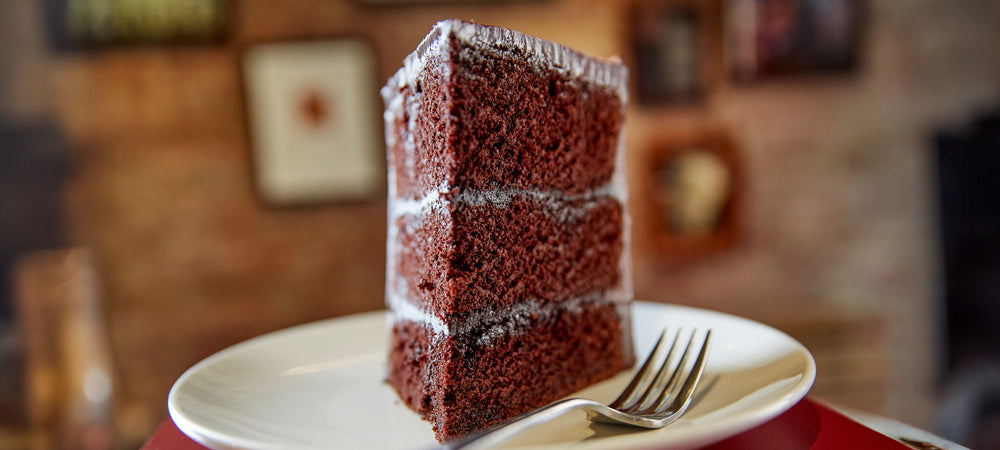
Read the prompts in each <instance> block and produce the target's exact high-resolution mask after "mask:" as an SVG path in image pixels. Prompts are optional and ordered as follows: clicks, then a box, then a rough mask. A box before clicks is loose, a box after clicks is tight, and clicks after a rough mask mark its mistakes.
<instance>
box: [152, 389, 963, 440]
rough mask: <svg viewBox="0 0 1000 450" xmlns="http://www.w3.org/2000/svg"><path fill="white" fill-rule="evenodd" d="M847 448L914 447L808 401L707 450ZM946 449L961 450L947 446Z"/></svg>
mask: <svg viewBox="0 0 1000 450" xmlns="http://www.w3.org/2000/svg"><path fill="white" fill-rule="evenodd" d="M949 444H950V443H949ZM939 445H940V444H939ZM142 448H143V450H168V449H169V450H195V449H199V450H200V449H204V448H205V447H202V446H201V445H199V444H198V443H196V442H195V441H193V440H191V439H190V438H188V437H187V436H185V435H184V433H182V432H181V431H180V430H178V429H177V426H176V425H174V422H173V421H171V420H170V418H167V419H165V420H164V421H163V422H162V423H161V424H160V426H159V427H158V428H157V429H156V431H155V432H154V433H153V435H152V436H151V437H150V438H149V440H148V441H146V443H145V444H144V445H143V447H142ZM845 448H864V449H876V450H877V449H908V448H911V447H909V446H906V445H904V444H902V443H900V442H899V441H896V440H895V439H891V438H889V437H887V436H885V435H883V434H881V433H879V432H877V431H875V430H873V429H871V428H869V427H867V426H865V425H862V424H861V423H858V422H856V421H854V420H853V419H851V418H849V417H847V416H845V415H844V414H841V413H840V412H837V411H835V410H834V409H832V408H830V407H829V406H827V405H824V404H822V403H820V402H818V401H816V400H814V399H812V398H809V397H806V398H805V399H803V400H802V401H801V402H799V403H798V404H796V405H795V406H793V407H792V408H791V409H789V410H788V411H786V412H785V413H783V414H781V415H780V416H778V417H776V418H774V419H772V420H771V421H769V422H767V423H765V424H763V425H761V426H758V427H757V428H754V429H751V430H749V431H746V432H743V433H741V434H738V435H736V436H733V437H731V438H729V439H726V440H724V441H722V442H719V443H716V444H714V445H711V446H709V447H707V449H709V450H736V449H740V450H747V449H750V450H753V449H769V450H806V449H845ZM929 448H933V447H929ZM945 448H960V447H952V446H948V447H945Z"/></svg>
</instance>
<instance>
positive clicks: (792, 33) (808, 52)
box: [726, 0, 865, 80]
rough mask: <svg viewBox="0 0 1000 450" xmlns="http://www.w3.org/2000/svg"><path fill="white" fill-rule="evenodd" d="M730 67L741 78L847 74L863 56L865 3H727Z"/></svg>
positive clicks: (837, 0)
mask: <svg viewBox="0 0 1000 450" xmlns="http://www.w3.org/2000/svg"><path fill="white" fill-rule="evenodd" d="M727 1H728V3H727V5H726V35H727V57H726V60H727V65H728V67H729V71H730V72H731V74H732V76H733V77H734V78H736V79H737V80H754V79H761V78H768V77H773V76H780V75H797V74H815V73H837V72H840V73H843V72H848V71H850V70H852V69H854V68H855V67H856V66H857V64H858V60H859V58H860V56H859V53H860V48H861V39H862V28H863V22H864V16H865V14H864V8H863V6H864V4H863V0H727Z"/></svg>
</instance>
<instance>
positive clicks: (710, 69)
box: [630, 0, 722, 106]
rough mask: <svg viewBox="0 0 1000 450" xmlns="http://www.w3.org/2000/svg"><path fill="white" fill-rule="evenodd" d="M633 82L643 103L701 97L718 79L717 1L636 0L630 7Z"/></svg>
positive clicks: (670, 102) (689, 101)
mask: <svg viewBox="0 0 1000 450" xmlns="http://www.w3.org/2000/svg"><path fill="white" fill-rule="evenodd" d="M630 16H631V17H630V30H631V33H632V35H631V55H632V64H631V66H632V73H633V80H634V81H633V87H634V91H635V93H636V99H637V100H638V103H639V104H641V105H644V106H661V105H683V104H688V105H690V104H697V103H699V102H702V101H703V100H704V99H705V97H706V95H707V94H708V92H709V91H711V90H712V89H713V88H714V85H715V84H716V83H717V80H718V76H717V72H719V69H720V68H721V57H722V55H721V45H720V41H721V40H720V39H719V35H720V33H721V30H722V17H721V3H720V1H719V0H705V1H698V0H638V1H635V2H634V3H633V4H632V5H631V11H630Z"/></svg>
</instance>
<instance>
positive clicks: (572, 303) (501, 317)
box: [389, 293, 628, 345]
mask: <svg viewBox="0 0 1000 450" xmlns="http://www.w3.org/2000/svg"><path fill="white" fill-rule="evenodd" d="M389 303H390V312H391V313H392V319H390V320H392V321H395V322H401V321H406V322H415V323H419V324H423V325H424V326H425V327H427V328H428V329H429V330H431V332H433V333H434V334H435V335H436V336H439V337H443V336H461V335H463V334H466V333H469V332H476V331H478V332H480V333H481V334H480V336H479V338H478V340H477V343H479V344H480V345H485V344H488V343H489V342H490V341H492V340H493V339H496V338H500V337H503V336H504V335H505V334H508V333H512V332H516V330H518V329H526V328H528V327H530V326H531V325H532V324H534V323H536V322H538V321H544V320H546V319H548V318H550V317H552V316H553V315H555V314H556V313H559V312H562V311H570V312H579V311H581V310H582V309H583V306H584V305H585V304H590V303H594V304H608V303H612V301H611V300H608V299H606V298H604V297H602V296H601V295H598V294H593V295H586V296H581V297H577V298H574V299H571V300H566V301H562V302H543V301H541V300H537V299H531V300H526V301H523V302H519V303H515V304H513V305H510V306H505V307H500V308H486V309H481V310H477V311H475V312H474V313H472V314H470V315H469V316H467V317H464V318H462V319H461V320H459V321H455V322H452V323H448V322H445V321H443V320H441V319H440V318H438V317H437V316H435V315H433V314H431V313H430V312H428V311H425V310H423V309H421V308H419V307H417V306H416V305H413V304H412V303H410V302H408V301H406V300H405V298H403V296H401V295H396V294H395V293H393V294H391V295H390V300H389ZM614 303H616V304H618V305H620V306H621V307H620V308H618V315H619V316H621V317H626V318H623V319H621V320H628V319H627V313H628V311H627V309H624V308H626V307H627V303H625V302H614ZM623 314H624V316H623ZM499 324H503V325H504V326H497V325H499Z"/></svg>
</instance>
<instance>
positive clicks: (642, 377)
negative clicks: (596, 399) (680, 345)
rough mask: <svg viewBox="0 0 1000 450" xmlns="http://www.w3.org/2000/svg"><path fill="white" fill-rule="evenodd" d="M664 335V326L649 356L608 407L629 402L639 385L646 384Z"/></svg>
mask: <svg viewBox="0 0 1000 450" xmlns="http://www.w3.org/2000/svg"><path fill="white" fill-rule="evenodd" d="M666 337H667V329H666V328H664V329H663V331H662V332H660V339H658V340H657V341H656V345H654V346H653V350H650V352H649V356H647V357H646V361H645V362H643V363H642V367H641V368H640V369H639V371H638V372H636V373H635V376H633V377H632V381H629V383H628V386H627V387H626V388H625V390H624V391H622V393H621V395H619V396H618V398H616V399H615V401H613V402H611V404H609V405H608V406H609V407H611V408H615V409H620V408H621V406H622V405H624V404H631V403H632V402H633V397H635V393H636V392H637V391H639V386H641V385H644V384H646V381H648V380H649V376H650V374H651V373H652V372H653V370H652V366H653V359H655V356H656V354H657V352H659V350H660V346H661V345H662V344H663V340H664V339H665V338H666Z"/></svg>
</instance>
